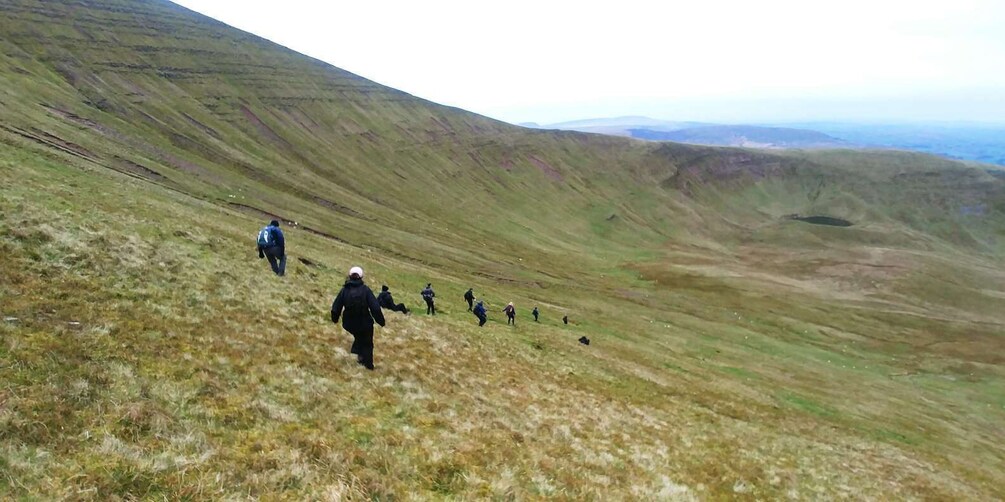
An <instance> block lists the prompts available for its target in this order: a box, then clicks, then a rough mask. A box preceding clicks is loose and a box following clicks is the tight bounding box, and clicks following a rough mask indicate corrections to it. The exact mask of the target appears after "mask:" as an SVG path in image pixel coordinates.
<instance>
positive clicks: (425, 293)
mask: <svg viewBox="0 0 1005 502" xmlns="http://www.w3.org/2000/svg"><path fill="white" fill-rule="evenodd" d="M433 298H436V293H434V292H433V284H432V283H430V284H426V289H423V290H422V299H423V300H425V301H426V315H429V314H432V315H436V306H435V305H433Z"/></svg>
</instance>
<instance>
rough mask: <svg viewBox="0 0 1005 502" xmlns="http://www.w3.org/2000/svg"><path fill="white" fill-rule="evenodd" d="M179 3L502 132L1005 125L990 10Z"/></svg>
mask: <svg viewBox="0 0 1005 502" xmlns="http://www.w3.org/2000/svg"><path fill="white" fill-rule="evenodd" d="M177 3H179V4H180V5H183V6H185V7H188V8H191V9H193V10H196V11H198V12H201V13H203V14H206V15H208V16H211V17H214V18H216V19H219V20H221V21H223V22H225V23H228V24H230V25H233V26H235V27H237V28H240V29H243V30H246V31H249V32H252V33H255V34H257V35H260V36H262V37H265V38H267V39H269V40H272V41H274V42H276V43H279V44H282V45H285V46H287V47H289V48H291V49H294V50H297V51H299V52H302V53H304V54H307V55H309V56H312V57H315V58H318V59H321V60H323V61H326V62H328V63H331V64H333V65H335V66H338V67H340V68H343V69H346V70H348V71H351V72H354V73H357V74H359V75H362V76H364V77H366V78H369V79H372V80H375V81H377V82H379V83H382V84H385V85H389V86H391V87H395V88H397V89H401V90H403V91H406V92H409V93H411V94H414V95H416V96H419V97H423V98H426V99H430V100H432V101H436V102H439V103H443V104H446V105H451V106H457V107H461V108H464V109H467V110H471V111H474V112H478V113H482V114H485V115H489V116H491V117H495V118H499V119H502V120H506V121H510V122H525V121H533V122H539V123H549V122H558V121H563V120H572V119H577V118H587V117H603V116H618V115H647V116H653V117H657V118H662V119H672V120H701V121H715V122H786V121H807V120H870V121H914V120H923V121H978V122H980V121H983V122H1005V66H1003V65H1001V64H1000V62H1001V61H1005V31H1003V30H1001V29H999V28H1000V27H1001V26H1005V3H1002V2H996V1H994V0H959V1H954V2H942V1H932V0H923V1H901V0H887V1H875V0H873V1H867V0H849V1H847V2H842V3H840V4H828V5H820V4H818V3H816V2H801V1H792V0H766V1H763V2H743V1H734V0H713V1H708V2H700V3H698V2H659V3H657V2H645V1H640V0H628V1H624V2H618V3H581V2H571V1H564V0H562V1H556V2H530V1H527V0H517V1H513V2H507V3H500V4H491V3H483V2H478V3H469V2H460V1H438V2H421V3H415V2H405V1H398V0H387V1H374V2H330V3H317V2H312V1H308V0H290V1H287V2H283V3H282V4H281V7H280V6H279V5H280V4H277V3H275V2H272V1H267V0H246V1H237V0H180V1H178V2H177Z"/></svg>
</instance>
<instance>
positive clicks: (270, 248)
mask: <svg viewBox="0 0 1005 502" xmlns="http://www.w3.org/2000/svg"><path fill="white" fill-rule="evenodd" d="M258 258H259V259H261V258H268V259H269V265H270V266H271V267H272V271H273V272H275V273H276V275H278V276H280V277H282V276H284V275H286V239H285V238H283V231H282V230H280V229H279V222H278V221H276V220H272V221H271V222H269V225H268V226H267V227H265V228H262V230H261V231H259V232H258Z"/></svg>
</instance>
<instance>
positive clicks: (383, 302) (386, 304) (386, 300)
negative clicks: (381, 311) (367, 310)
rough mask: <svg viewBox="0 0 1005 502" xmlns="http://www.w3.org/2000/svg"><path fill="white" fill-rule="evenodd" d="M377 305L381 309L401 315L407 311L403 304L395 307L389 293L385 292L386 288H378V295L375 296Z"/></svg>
mask: <svg viewBox="0 0 1005 502" xmlns="http://www.w3.org/2000/svg"><path fill="white" fill-rule="evenodd" d="M377 303H378V304H380V306H381V307H382V308H385V309H387V310H390V311H391V312H401V313H403V314H406V315H407V314H408V309H407V308H405V304H404V303H399V304H397V305H395V303H394V298H393V297H392V296H391V292H390V291H388V290H387V286H386V285H385V286H381V287H380V294H379V295H377Z"/></svg>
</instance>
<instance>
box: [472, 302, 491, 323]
mask: <svg viewBox="0 0 1005 502" xmlns="http://www.w3.org/2000/svg"><path fill="white" fill-rule="evenodd" d="M473 312H474V314H475V317H477V318H478V326H484V325H485V321H488V320H489V317H488V314H486V313H485V305H482V302H481V301H479V302H478V304H477V305H475V308H474V311H473Z"/></svg>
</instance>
